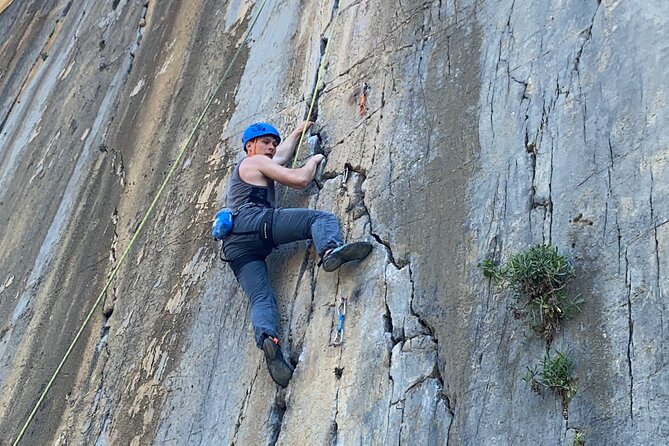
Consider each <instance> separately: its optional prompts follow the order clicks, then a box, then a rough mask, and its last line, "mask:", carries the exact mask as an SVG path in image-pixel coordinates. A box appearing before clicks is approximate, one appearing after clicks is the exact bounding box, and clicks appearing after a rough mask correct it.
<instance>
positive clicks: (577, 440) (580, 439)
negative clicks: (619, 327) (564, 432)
mask: <svg viewBox="0 0 669 446" xmlns="http://www.w3.org/2000/svg"><path fill="white" fill-rule="evenodd" d="M572 446H585V437H584V436H583V434H582V433H581V432H576V435H575V436H574V442H573V443H572Z"/></svg>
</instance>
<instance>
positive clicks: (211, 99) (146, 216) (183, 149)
mask: <svg viewBox="0 0 669 446" xmlns="http://www.w3.org/2000/svg"><path fill="white" fill-rule="evenodd" d="M266 2H267V0H263V2H262V3H261V5H260V8H259V9H258V13H257V14H256V16H255V17H254V18H253V21H252V22H251V25H250V26H249V29H248V30H247V32H246V36H244V39H243V40H242V43H243V42H246V41H247V40H248V38H249V35H251V31H252V30H253V28H254V26H255V24H256V22H257V20H258V17H259V16H260V14H261V13H262V11H263V8H264V7H265V3H266ZM242 47H243V45H242V44H241V43H240V45H239V46H238V47H237V50H236V51H235V54H234V55H233V56H232V59H231V60H230V63H229V64H228V67H227V68H226V69H225V72H224V73H223V76H222V77H221V80H220V81H219V83H218V85H217V86H216V88H215V89H214V92H213V93H212V94H211V96H210V97H209V100H208V101H207V103H206V105H205V107H204V109H203V110H202V113H200V117H199V118H198V120H197V121H196V123H195V126H194V127H193V130H191V132H190V134H189V136H188V139H186V142H185V143H184V144H183V146H182V147H181V150H180V151H179V154H178V155H177V157H176V159H175V160H174V162H173V163H172V167H171V169H170V170H169V171H168V172H167V175H166V176H165V178H164V179H163V182H162V183H161V185H160V188H159V189H158V192H157V193H156V196H155V197H154V199H153V201H152V202H151V204H150V205H149V208H148V209H147V211H146V213H145V214H144V217H143V218H142V221H141V222H140V223H139V226H138V227H137V230H136V231H135V233H134V234H133V236H132V238H131V239H130V242H129V243H128V246H127V247H126V248H125V251H123V254H122V255H121V257H120V258H119V260H118V263H117V264H116V267H115V268H114V269H113V270H112V272H111V274H110V275H109V278H108V279H107V282H106V283H105V286H104V287H103V288H102V291H101V292H100V294H99V296H98V298H97V299H96V301H95V302H94V303H93V307H92V308H91V310H90V311H89V312H88V315H87V316H86V318H85V319H84V321H83V323H82V324H81V327H80V328H79V331H77V334H76V335H75V336H74V339H73V340H72V342H71V343H70V346H69V347H68V349H67V351H66V352H65V355H64V356H63V359H61V361H60V363H59V364H58V367H56V371H55V372H54V373H53V375H52V376H51V379H50V380H49V382H48V383H47V385H46V387H45V388H44V390H43V391H42V394H41V395H40V397H39V399H38V400H37V403H36V404H35V406H34V407H33V410H32V411H31V412H30V415H29V416H28V419H27V420H26V422H25V424H24V425H23V427H22V428H21V431H20V432H19V434H18V435H17V437H16V440H14V442H13V443H12V446H17V445H18V444H19V441H21V439H22V438H23V436H24V435H25V433H26V430H28V426H30V423H31V422H32V420H33V419H34V418H35V414H36V413H37V410H38V409H39V407H40V406H41V405H42V402H43V401H44V398H46V395H47V393H48V392H49V390H50V389H51V386H52V385H53V383H54V381H55V380H56V378H57V377H58V374H59V373H60V371H61V369H62V368H63V366H64V365H65V362H66V361H67V359H68V358H69V357H70V354H71V353H72V350H74V346H75V345H76V343H77V342H78V341H79V338H80V337H81V335H82V333H83V332H84V330H85V329H86V326H87V325H88V322H90V320H91V318H92V317H93V313H94V312H95V310H96V309H97V308H98V306H99V305H100V302H101V301H102V298H103V297H104V296H105V293H106V292H107V290H108V289H109V287H110V286H111V283H112V281H113V280H114V278H115V277H116V274H117V273H118V271H119V269H121V266H122V265H123V262H124V261H125V259H126V257H127V256H128V253H129V252H130V249H131V248H132V246H133V245H134V243H135V240H137V238H138V237H139V234H140V233H141V232H142V229H143V228H144V225H145V224H146V222H147V220H148V219H149V216H150V215H151V214H152V212H153V209H154V208H155V206H156V203H157V202H158V200H159V199H160V197H161V195H162V193H163V191H164V190H165V187H166V186H167V183H168V181H169V180H170V178H171V177H172V175H173V174H174V172H175V171H176V168H177V166H179V165H180V161H181V159H182V158H183V156H184V154H185V153H186V149H187V148H188V146H189V145H190V143H191V141H192V140H193V136H195V132H196V131H197V130H198V128H199V127H200V124H201V123H202V120H203V119H204V116H205V114H206V113H207V111H208V110H209V107H210V106H211V104H212V103H213V102H214V98H215V97H216V95H217V94H218V92H219V90H220V89H221V86H222V85H223V82H224V81H225V80H226V79H227V77H228V73H229V72H230V70H231V69H232V66H233V64H234V62H235V60H236V59H237V56H238V55H239V53H240V52H241V49H242Z"/></svg>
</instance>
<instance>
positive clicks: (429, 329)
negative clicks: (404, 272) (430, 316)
mask: <svg viewBox="0 0 669 446" xmlns="http://www.w3.org/2000/svg"><path fill="white" fill-rule="evenodd" d="M409 281H410V282H411V301H410V303H409V310H410V311H411V315H412V316H415V317H416V319H418V322H419V323H420V325H421V326H422V327H423V328H425V329H426V330H427V332H428V333H429V335H430V336H431V337H432V338H433V339H434V341H435V342H437V343H438V342H439V341H438V339H437V336H436V335H435V330H434V328H433V327H432V326H431V325H430V324H429V323H428V322H427V321H426V320H425V319H424V318H423V317H422V316H421V315H420V314H418V312H417V311H416V309H415V308H414V307H413V303H414V299H415V297H416V283H415V281H414V278H413V270H412V269H411V265H410V264H409Z"/></svg>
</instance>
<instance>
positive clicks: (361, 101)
mask: <svg viewBox="0 0 669 446" xmlns="http://www.w3.org/2000/svg"><path fill="white" fill-rule="evenodd" d="M368 94H369V85H368V84H367V82H363V83H362V86H361V87H360V96H359V97H358V115H360V116H364V115H365V114H366V113H367V95H368Z"/></svg>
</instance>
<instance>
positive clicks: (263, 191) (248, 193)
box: [227, 160, 276, 210]
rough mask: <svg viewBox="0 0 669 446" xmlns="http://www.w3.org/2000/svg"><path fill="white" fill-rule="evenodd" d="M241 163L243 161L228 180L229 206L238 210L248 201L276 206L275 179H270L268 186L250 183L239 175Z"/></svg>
mask: <svg viewBox="0 0 669 446" xmlns="http://www.w3.org/2000/svg"><path fill="white" fill-rule="evenodd" d="M242 161H243V160H242ZM241 164H242V162H241V161H240V162H238V163H237V166H235V170H234V171H233V172H232V176H231V177H230V181H229V182H228V200H227V207H229V208H230V209H232V210H236V209H237V208H239V207H240V206H241V205H243V204H246V203H257V204H260V205H262V206H267V207H272V208H273V207H275V202H276V200H275V193H274V180H269V183H268V185H267V187H263V186H254V185H253V184H249V183H247V182H246V181H244V180H242V177H240V176H239V166H240V165H241Z"/></svg>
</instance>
